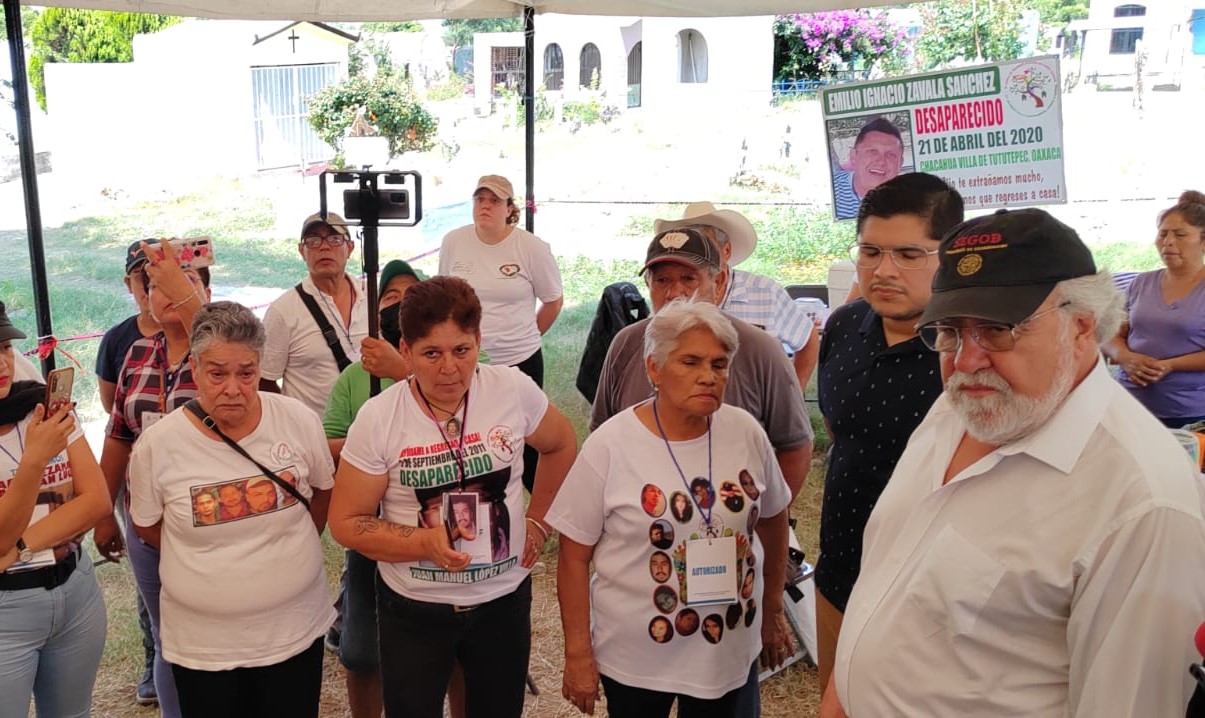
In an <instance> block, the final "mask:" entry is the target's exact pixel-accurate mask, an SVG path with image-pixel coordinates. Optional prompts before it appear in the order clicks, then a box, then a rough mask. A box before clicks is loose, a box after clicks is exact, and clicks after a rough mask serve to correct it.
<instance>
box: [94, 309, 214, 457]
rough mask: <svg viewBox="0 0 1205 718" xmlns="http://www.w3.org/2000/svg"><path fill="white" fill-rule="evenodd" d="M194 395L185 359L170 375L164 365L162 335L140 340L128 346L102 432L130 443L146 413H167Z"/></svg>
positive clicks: (165, 348) (165, 357)
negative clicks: (105, 427) (107, 420)
mask: <svg viewBox="0 0 1205 718" xmlns="http://www.w3.org/2000/svg"><path fill="white" fill-rule="evenodd" d="M196 395H197V385H196V383H195V382H194V381H193V379H192V369H191V367H189V364H188V357H187V356H185V358H184V359H183V360H182V361H181V363H180V366H179V368H178V369H176V371H174V372H172V371H170V368H169V367H168V366H167V339H166V338H165V337H164V336H163V333H162V332H160V333H159V334H156V335H155V336H153V337H143V338H142V339H139V340H137V341H135V342H134V343H133V344H131V345H130V351H129V352H127V353H126V358H125V362H123V363H122V365H121V371H120V372H119V373H118V376H117V391H116V393H115V394H114V395H113V413H112V414H110V415H109V426H108V428H107V429H106V430H105V433H106V435H108V436H111V437H113V438H114V439H120V440H122V441H130V442H132V441H134V440H135V439H137V438H138V437H139V436H140V435H141V434H142V429H143V426H142V417H143V414H144V413H145V412H148V411H153V412H159V413H162V414H169V413H171V412H172V410H174V409H176V408H177V407H180V406H183V405H184V404H185V403H187V402H188V400H189V399H192V398H193V397H195V396H196Z"/></svg>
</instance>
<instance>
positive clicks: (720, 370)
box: [547, 299, 791, 718]
mask: <svg viewBox="0 0 1205 718" xmlns="http://www.w3.org/2000/svg"><path fill="white" fill-rule="evenodd" d="M736 350H737V335H736V331H735V329H733V326H732V323H731V322H730V321H729V320H728V319H727V318H726V317H724V315H723V314H722V313H721V312H720V310H719V309H718V308H717V307H716V306H715V305H713V304H710V303H704V302H688V301H686V300H681V299H680V300H675V301H673V302H670V303H669V304H668V305H666V306H665V307H662V309H661V310H660V311H659V312H657V314H656V315H654V316H653V318H652V319H651V320H650V322H649V326H648V330H647V333H646V334H645V343H644V355H645V366H646V370H647V371H648V376H649V382H650V383H651V384H652V385H653V398H652V399H651V400H649V401H646V402H644V403H642V404H638V405H637V406H635V407H632V408H631V409H628V410H626V411H624V412H621V413H619V414H616V415H615V416H614V417H612V418H611V419H610V420H609V421H607V422H606V423H605V424H603V425H602V426H600V427H599V428H598V430H597V431H595V432H594V434H593V435H591V436H590V438H588V439H587V440H586V442H585V444H584V445H583V446H582V450H581V454H580V455H579V456H578V459H577V462H576V463H574V465H573V468H572V469H571V470H570V472H569V476H568V477H567V478H566V479H565V484H564V488H563V490H562V491H560V492H559V493H558V494H557V498H556V500H555V502H554V503H553V505H552V508H551V509H550V510H549V512H548V515H547V520H548V522H549V523H551V524H552V525H553V526H554V527H555V528H556V529H558V530H559V531H560V532H561V544H560V565H559V567H558V570H557V571H558V572H557V592H558V596H559V599H560V605H561V622H562V624H563V626H564V632H565V675H564V681H563V687H562V693H563V694H564V696H565V697H566V698H568V699H569V700H570V701H572V702H573V704H574V705H575V706H577V708H578V709H579V710H581V711H583V712H585V713H593V712H594V705H595V702H596V701H597V700H598V697H599V690H598V685H599V681H600V679H601V681H602V686H603V689H604V690H605V692H606V697H607V709H608V711H609V712H610V714H611V715H622V716H628V715H641V716H665V715H668V714H669V711H670V707H671V706H672V705H673V703H674V702H675V701H677V703H678V714H679V715H683V716H687V715H691V716H693V715H700V716H702V715H706V716H716V717H719V718H725V717H735V716H736V715H737V710H738V701H737V697H738V694H739V693H740V690H741V688H742V687H744V686H745V684H746V682H747V681H748V680H749V676H750V674H751V673H753V672H755V671H756V670H757V664H756V658H757V656H758V654H759V653H760V654H761V655H762V661H763V663H764V664H765V665H769V666H776V665H779V664H781V663H782V661H783V659H784V658H785V657H786V656H788V655H790V653H791V646H790V644H791V639H790V637H789V630H788V629H787V627H786V621H785V618H784V614H783V603H782V585H783V571H784V568H785V566H786V552H787V531H788V528H787V507H788V505H789V503H790V499H791V494H790V490H789V489H788V487H787V484H786V481H785V480H784V479H783V477H782V473H781V472H780V471H779V468H778V464H777V462H776V461H775V457H774V450H773V448H772V447H771V446H770V441H769V439H767V438H766V434H765V431H764V430H763V429H762V427H761V426H760V425H759V424H758V423H757V421H756V420H755V419H754V418H753V417H752V416H750V415H749V414H748V413H746V412H744V411H742V410H740V409H737V408H735V407H732V406H729V405H726V404H724V403H723V399H724V387H725V385H726V384H727V382H728V367H729V365H730V363H731V361H732V357H733V355H734V354H735V352H736ZM713 433H714V434H715V438H714V440H713V436H712V434H713ZM743 473H747V474H748V478H747V479H745V482H744V483H742V474H743ZM750 486H752V487H753V490H749V488H748V487H750ZM670 506H673V507H675V508H674V509H673V510H667V508H668V507H670ZM758 516H761V517H763V518H761V519H760V520H759V519H758ZM591 562H593V564H594V570H595V573H596V576H595V580H594V581H593V582H591V580H590V576H589V567H590V564H591ZM591 612H593V615H591ZM763 621H765V622H766V626H765V627H764V628H763V626H762V623H763ZM700 626H705V627H706V630H700ZM763 637H765V638H766V641H765V643H764V645H763Z"/></svg>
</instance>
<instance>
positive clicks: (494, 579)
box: [340, 365, 548, 606]
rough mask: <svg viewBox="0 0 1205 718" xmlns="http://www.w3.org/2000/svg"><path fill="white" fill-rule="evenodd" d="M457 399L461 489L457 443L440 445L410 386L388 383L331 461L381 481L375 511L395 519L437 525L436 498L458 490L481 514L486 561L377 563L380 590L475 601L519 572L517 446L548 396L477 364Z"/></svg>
mask: <svg viewBox="0 0 1205 718" xmlns="http://www.w3.org/2000/svg"><path fill="white" fill-rule="evenodd" d="M465 403H466V404H467V408H466V411H465V416H464V427H463V430H462V431H463V433H462V436H463V438H464V450H463V457H464V458H463V465H464V473H465V477H466V478H465V481H464V485H463V487H461V484H460V480H459V471H460V469H459V465H460V463H459V462H458V461H457V459H456V454H457V453H458V452H459V447H460V441H459V440H456V439H452V440H451V442H450V443H451V447H449V446H448V443H447V442H445V441H444V439H443V437H442V436H441V434H440V429H439V428H438V427H437V426H436V424H435V422H434V421H433V420H432V419H431V418H430V417H429V416H427V415H426V414H424V413H423V410H422V408H421V406H420V405H419V402H418V401H417V400H416V399H415V398H414V394H413V392H412V391H411V389H410V382H399V383H397V384H394V385H393V386H391V387H389V388H388V389H386V390H385V391H383V392H381V394H380V395H378V396H376V397H374V398H372V399H369V400H368V402H367V403H365V404H364V406H363V407H362V408H361V409H360V412H359V413H358V414H357V415H356V420H355V422H354V423H353V424H352V425H351V429H350V430H349V431H348V433H347V443H346V444H344V446H343V453H342V454H340V461H344V462H347V463H350V464H351V465H352V466H355V467H356V468H358V469H360V470H361V471H363V472H365V473H368V474H373V475H382V474H383V475H386V476H387V477H388V478H389V485H388V487H387V488H386V489H385V497H384V499H383V501H382V510H383V514H382V515H383V516H384V517H385V518H386V519H387V520H389V521H392V522H394V523H397V524H401V525H403V526H424V527H428V528H430V527H435V526H441V525H442V524H441V523H440V517H439V510H440V506H441V503H442V498H443V494H445V493H448V492H457V491H462V490H463V491H465V492H472V493H476V494H477V497H478V505H479V506H480V507H481V510H480V511H479V513H478V516H479V517H484V516H485V515H486V514H487V513H488V516H489V521H490V524H491V526H492V531H489V532H488V533H489V538H490V558H491V560H490V561H488V562H480V563H476V564H473V565H471V566H470V567H469V568H467V569H464V570H462V571H445V570H444V569H443V567H441V566H437V565H435V564H432V563H431V562H429V561H412V562H403V563H385V562H380V563H378V564H377V568H378V570H379V571H380V572H381V578H382V579H383V580H384V581H385V583H386V585H388V586H389V587H390V588H392V589H393V590H394V591H396V592H397V593H398V594H400V595H402V596H405V597H407V598H410V599H414V600H416V601H427V602H430V603H447V604H453V605H462V606H463V605H474V604H478V603H484V602H486V601H492V600H494V599H495V598H499V597H501V596H505V595H507V594H509V593H511V592H513V591H514V590H515V589H516V588H518V586H519V584H520V583H521V582H522V581H523V579H524V578H526V577H527V574H528V571H527V570H526V569H524V568H523V567H522V566H520V565H519V562H520V560H521V559H522V554H523V542H524V541H525V540H526V538H527V526H526V523H527V522H526V521H525V520H524V518H523V517H524V516H525V515H526V510H525V503H524V500H523V479H522V477H523V446H524V441H523V440H524V437H526V436H528V435H530V434H531V433H532V432H534V431H535V430H536V427H538V426H539V425H540V422H541V421H542V420H543V419H544V413H545V412H546V411H547V410H548V397H546V396H545V395H544V392H543V391H541V390H540V388H539V387H538V386H536V383H535V382H534V381H532V380H531V378H530V377H528V376H527V375H525V374H523V373H522V372H520V371H519V370H518V369H514V368H512V367H505V366H495V365H481V366H479V367H478V368H477V373H476V375H475V376H474V377H473V381H472V383H471V384H470V385H469V391H468V395H467V397H466V402H465ZM449 438H450V437H449ZM478 523H479V529H481V530H484V527H483V526H481V525H480V524H481V522H480V521H479V522H478ZM460 550H465V551H466V552H467V547H461V549H460Z"/></svg>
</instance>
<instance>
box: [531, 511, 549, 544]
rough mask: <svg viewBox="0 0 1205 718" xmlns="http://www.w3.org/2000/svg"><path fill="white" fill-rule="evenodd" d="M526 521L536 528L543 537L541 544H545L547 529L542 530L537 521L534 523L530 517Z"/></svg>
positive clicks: (541, 525) (542, 526)
mask: <svg viewBox="0 0 1205 718" xmlns="http://www.w3.org/2000/svg"><path fill="white" fill-rule="evenodd" d="M527 520H528V521H529V522H530V523H531V525H532V526H535V527H536V528H538V529H539V530H540V533H541V534H543V535H544V539H543V542H544V543H547V542H548V529H546V528H544V525H543V524H541V523H540V522H539V521H536V520H535V519H533V518H532V517H530V516H528V517H527Z"/></svg>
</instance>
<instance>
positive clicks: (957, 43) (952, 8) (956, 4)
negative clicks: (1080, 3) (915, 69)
mask: <svg viewBox="0 0 1205 718" xmlns="http://www.w3.org/2000/svg"><path fill="white" fill-rule="evenodd" d="M916 7H917V9H918V10H919V11H920V14H921V21H922V23H923V25H924V28H923V30H922V31H921V34H920V37H919V38H917V43H916V51H917V55H918V57H919V59H920V64H921V68H922V69H930V68H933V67H937V66H940V65H946V64H949V63H951V62H954V61H955V60H961V59H966V60H983V61H988V62H999V61H1001V60H1013V59H1015V58H1017V57H1018V56H1020V54H1021V50H1022V49H1024V45H1023V43H1022V42H1021V11H1022V10H1025V9H1027V7H1028V6H1027V5H1026V4H1025V3H1024V2H1023V1H1022V0H937V2H930V3H924V4H922V5H917V6H916Z"/></svg>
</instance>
